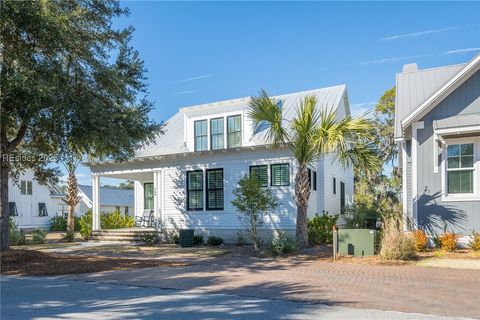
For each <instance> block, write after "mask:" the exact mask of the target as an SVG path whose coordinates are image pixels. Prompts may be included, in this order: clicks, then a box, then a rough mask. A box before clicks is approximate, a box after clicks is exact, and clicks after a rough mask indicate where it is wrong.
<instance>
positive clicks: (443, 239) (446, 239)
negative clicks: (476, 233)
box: [439, 232, 458, 252]
mask: <svg viewBox="0 0 480 320" xmlns="http://www.w3.org/2000/svg"><path fill="white" fill-rule="evenodd" d="M457 238H458V237H457V235H456V234H454V233H450V232H445V233H444V234H442V235H441V236H440V238H439V239H440V243H441V248H442V250H445V251H449V252H453V251H455V249H456V248H457Z"/></svg>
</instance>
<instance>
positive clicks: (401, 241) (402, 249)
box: [380, 219, 416, 260]
mask: <svg viewBox="0 0 480 320" xmlns="http://www.w3.org/2000/svg"><path fill="white" fill-rule="evenodd" d="M415 256H416V248H415V242H414V241H413V237H412V235H411V234H408V233H405V232H403V231H402V230H400V229H399V227H398V223H397V221H395V220H394V219H390V220H387V221H386V223H385V225H384V227H383V236H382V241H381V247H380V257H381V258H382V259H384V260H411V259H413V258H414V257H415Z"/></svg>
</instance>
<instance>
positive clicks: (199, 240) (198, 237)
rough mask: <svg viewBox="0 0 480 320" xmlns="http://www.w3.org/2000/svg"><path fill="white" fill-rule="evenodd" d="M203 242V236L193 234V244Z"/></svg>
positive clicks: (196, 244) (197, 244)
mask: <svg viewBox="0 0 480 320" xmlns="http://www.w3.org/2000/svg"><path fill="white" fill-rule="evenodd" d="M201 244H203V236H193V245H194V246H199V245H201Z"/></svg>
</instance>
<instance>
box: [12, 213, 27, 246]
mask: <svg viewBox="0 0 480 320" xmlns="http://www.w3.org/2000/svg"><path fill="white" fill-rule="evenodd" d="M9 228H10V244H11V245H12V246H21V245H24V244H26V243H27V241H26V239H25V232H23V230H21V229H18V225H17V223H16V222H15V220H14V219H13V218H12V217H10V220H9Z"/></svg>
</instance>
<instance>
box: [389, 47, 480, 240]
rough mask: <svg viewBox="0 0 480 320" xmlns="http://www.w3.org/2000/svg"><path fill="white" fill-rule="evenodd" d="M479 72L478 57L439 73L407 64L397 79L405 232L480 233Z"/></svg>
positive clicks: (479, 60) (397, 110)
mask: <svg viewBox="0 0 480 320" xmlns="http://www.w3.org/2000/svg"><path fill="white" fill-rule="evenodd" d="M479 69H480V55H477V56H476V57H475V58H473V59H472V60H471V61H470V62H468V63H464V64H459V65H451V66H445V67H439V68H431V69H423V70H419V69H417V65H416V64H408V65H405V66H404V67H403V72H402V73H399V74H397V79H396V86H397V87H396V88H397V95H396V103H395V140H396V141H397V142H398V144H399V146H400V150H401V152H400V156H399V166H400V168H401V170H402V180H403V191H402V197H403V208H404V209H403V211H404V221H405V226H406V227H410V228H414V229H417V228H420V229H422V230H424V231H427V232H428V233H429V234H430V235H433V234H438V233H441V232H443V231H444V230H445V229H446V230H448V231H453V232H455V233H458V234H462V235H465V236H467V235H468V234H469V233H470V231H471V230H472V229H476V230H477V231H478V230H480V71H479ZM464 240H465V239H464Z"/></svg>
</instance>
